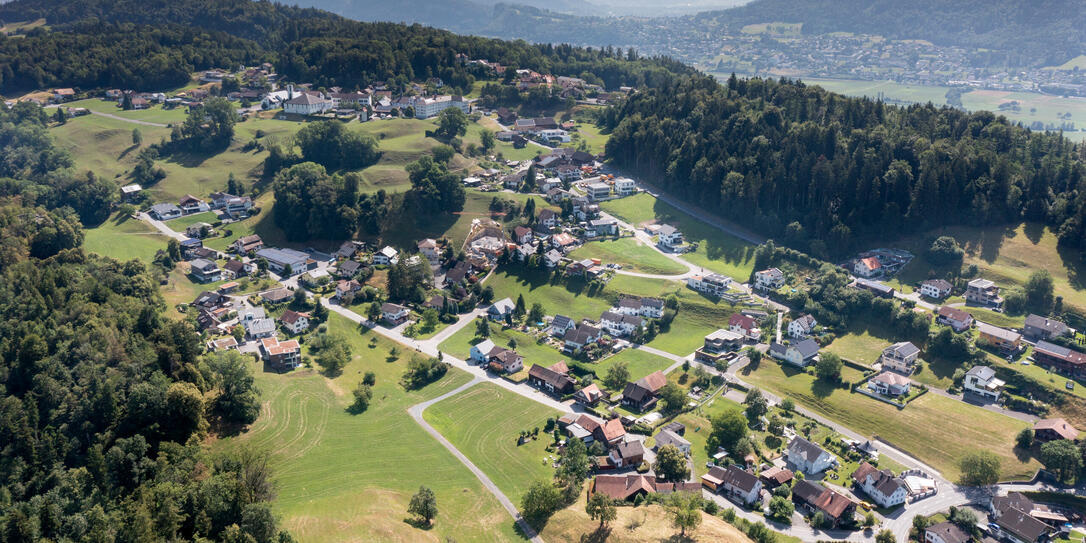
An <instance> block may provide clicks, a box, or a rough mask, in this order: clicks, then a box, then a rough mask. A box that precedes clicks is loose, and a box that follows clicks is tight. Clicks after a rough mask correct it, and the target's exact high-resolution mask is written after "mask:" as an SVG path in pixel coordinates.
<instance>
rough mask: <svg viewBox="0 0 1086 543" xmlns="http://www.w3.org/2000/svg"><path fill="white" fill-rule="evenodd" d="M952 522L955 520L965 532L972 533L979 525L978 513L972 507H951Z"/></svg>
mask: <svg viewBox="0 0 1086 543" xmlns="http://www.w3.org/2000/svg"><path fill="white" fill-rule="evenodd" d="M950 522H953V523H954V524H955V525H957V526H958V527H959V528H961V529H962V530H965V533H967V534H971V533H973V532H974V531H975V530H976V527H977V514H976V513H974V512H973V510H972V509H966V508H964V507H951V508H950Z"/></svg>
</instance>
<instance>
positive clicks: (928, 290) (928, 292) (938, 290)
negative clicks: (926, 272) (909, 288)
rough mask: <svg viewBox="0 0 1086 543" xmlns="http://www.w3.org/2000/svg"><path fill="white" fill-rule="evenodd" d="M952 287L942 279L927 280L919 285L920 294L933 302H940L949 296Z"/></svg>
mask: <svg viewBox="0 0 1086 543" xmlns="http://www.w3.org/2000/svg"><path fill="white" fill-rule="evenodd" d="M951 287H952V285H951V284H950V281H946V280H944V279H928V280H927V281H924V282H923V283H920V294H921V295H923V296H927V297H928V298H931V299H933V300H942V299H943V298H946V297H947V296H950V290H951Z"/></svg>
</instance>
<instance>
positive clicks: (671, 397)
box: [657, 383, 686, 413]
mask: <svg viewBox="0 0 1086 543" xmlns="http://www.w3.org/2000/svg"><path fill="white" fill-rule="evenodd" d="M657 395H658V396H659V398H660V401H661V402H662V403H663V409H664V411H665V412H667V413H675V412H678V411H679V410H681V409H682V407H683V404H685V403H686V393H685V392H683V389H681V388H679V386H678V385H676V384H675V383H668V384H666V385H664V386H663V387H662V388H660V390H659V391H657Z"/></svg>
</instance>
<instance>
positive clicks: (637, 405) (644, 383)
mask: <svg viewBox="0 0 1086 543" xmlns="http://www.w3.org/2000/svg"><path fill="white" fill-rule="evenodd" d="M666 384H667V376H665V375H664V373H663V372H661V371H659V370H657V371H654V372H652V373H650V374H648V375H646V376H645V377H642V378H641V379H638V380H637V381H635V382H633V383H626V388H625V389H623V391H622V405H624V406H626V407H627V408H629V409H632V410H635V411H644V410H646V409H648V408H651V407H652V406H654V405H656V399H657V398H656V393H657V392H659V391H660V389H661V388H664V385H666Z"/></svg>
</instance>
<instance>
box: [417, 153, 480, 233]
mask: <svg viewBox="0 0 1086 543" xmlns="http://www.w3.org/2000/svg"><path fill="white" fill-rule="evenodd" d="M406 170H407V177H408V178H409V179H410V180H411V189H410V190H408V191H407V194H405V195H404V205H405V206H406V209H408V210H409V211H412V212H414V213H417V214H418V220H421V219H423V218H426V217H429V216H431V215H437V214H442V213H454V212H457V211H461V210H463V209H464V201H465V200H466V198H467V196H466V193H465V192H464V185H463V184H462V183H461V182H460V176H459V175H458V174H456V173H454V172H450V171H449V168H448V165H447V164H445V163H443V162H438V161H436V160H434V159H433V157H431V156H429V155H426V156H423V157H422V158H420V159H418V160H416V161H415V162H412V163H410V164H408V165H407V168H406Z"/></svg>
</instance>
